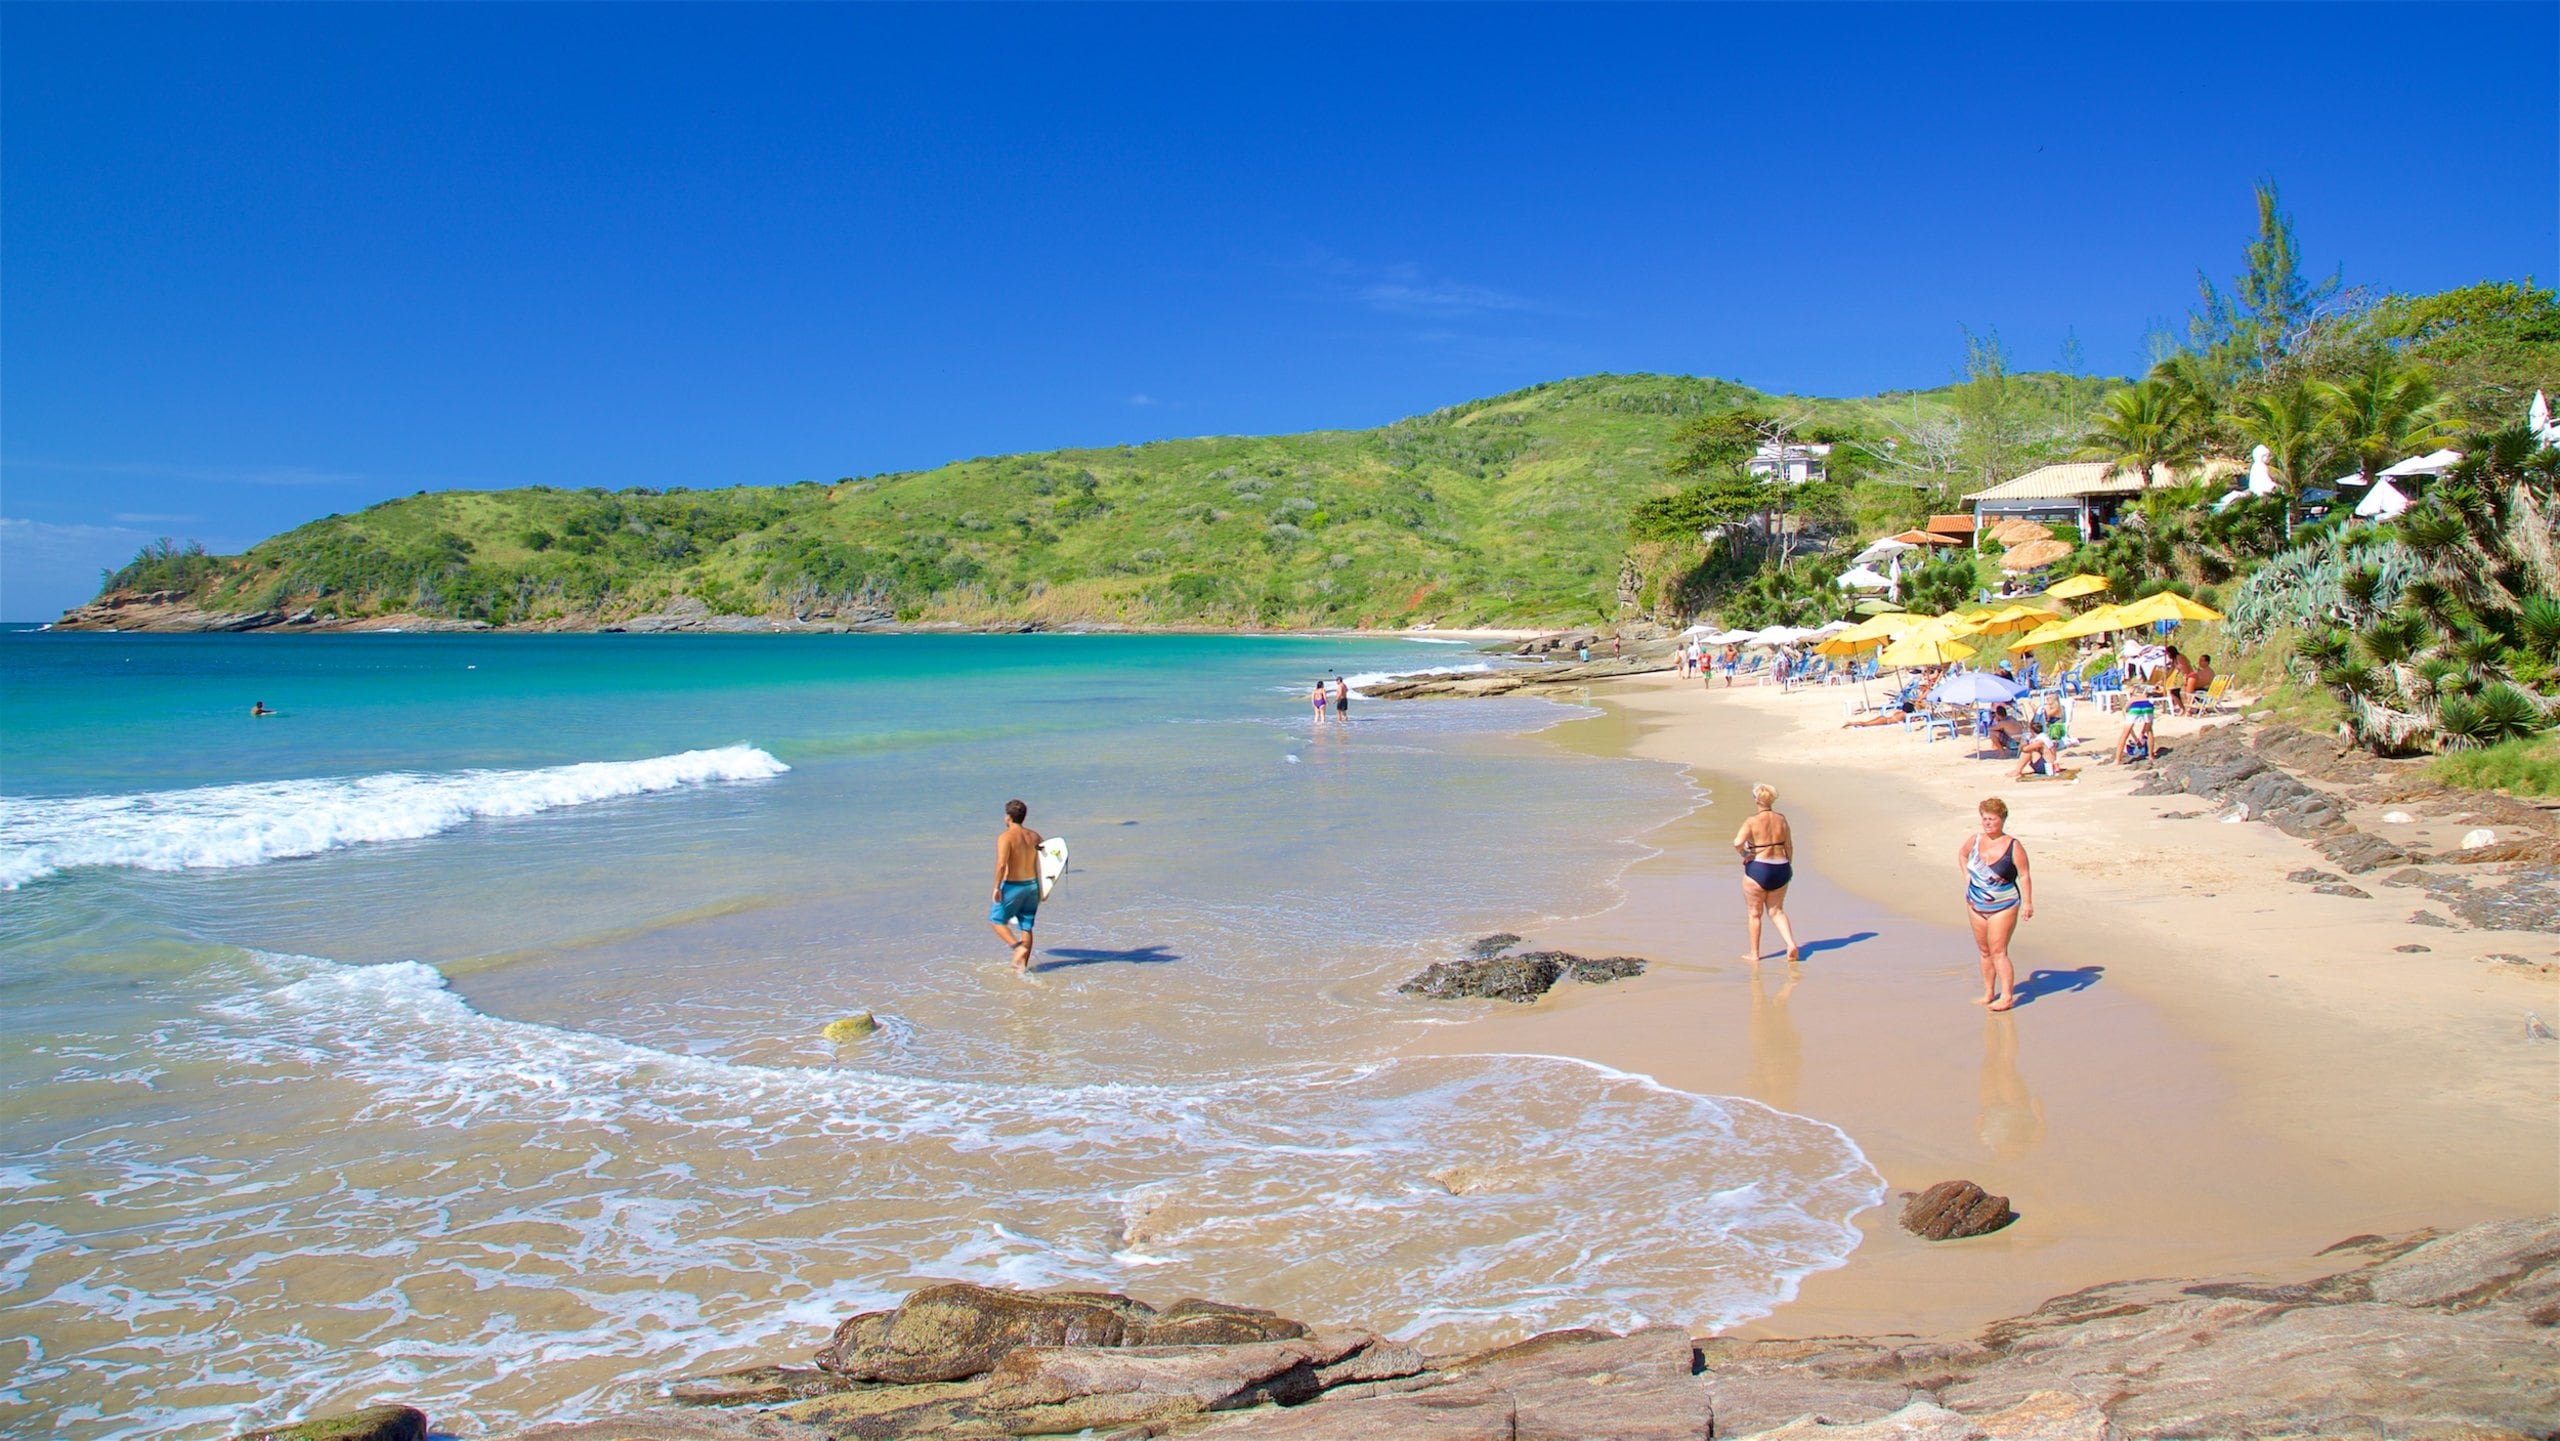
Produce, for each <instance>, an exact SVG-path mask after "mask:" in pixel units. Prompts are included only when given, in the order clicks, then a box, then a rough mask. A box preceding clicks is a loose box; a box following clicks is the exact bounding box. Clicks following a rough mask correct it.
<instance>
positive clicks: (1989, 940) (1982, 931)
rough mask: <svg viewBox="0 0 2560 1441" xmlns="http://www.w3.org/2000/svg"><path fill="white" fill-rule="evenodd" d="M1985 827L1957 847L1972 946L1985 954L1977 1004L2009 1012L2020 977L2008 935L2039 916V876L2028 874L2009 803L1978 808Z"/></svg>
mask: <svg viewBox="0 0 2560 1441" xmlns="http://www.w3.org/2000/svg"><path fill="white" fill-rule="evenodd" d="M1976 814H1977V815H1978V816H1979V818H1980V822H1981V824H1980V825H1979V826H1977V827H1976V829H1975V830H1974V833H1973V834H1972V835H1970V836H1967V837H1965V842H1964V844H1963V845H1961V846H1959V847H1957V848H1956V861H1957V863H1958V864H1960V865H1962V866H1963V867H1964V906H1965V910H1966V911H1967V912H1968V913H1970V914H1971V916H1972V918H1973V944H1974V946H1975V948H1976V949H1978V950H1979V951H1981V953H1982V999H1981V1000H1978V1001H1976V1002H1974V1004H1975V1005H1977V1006H1989V1007H1990V1008H1991V1009H1993V1010H1995V1011H2005V1010H2008V1009H2010V1008H2011V1007H2013V1006H2015V1005H2017V1004H2018V990H2017V974H2016V971H2015V968H2013V967H2012V966H2011V965H2010V963H2009V937H2010V936H2012V935H2014V934H2016V933H2017V929H2018V922H2020V921H2022V920H2027V919H2030V918H2032V917H2033V916H2034V915H2035V913H2036V887H2035V878H2034V877H2032V876H2030V875H2029V874H2027V848H2026V847H2025V846H2022V845H2020V844H2018V838H2017V837H2016V836H2013V835H2010V834H2009V833H2008V829H2009V804H2008V802H2006V801H2003V800H2002V799H2000V798H1999V797H1998V796H1991V797H1988V798H1986V799H1985V800H1984V801H1983V802H1982V804H1981V805H1980V806H1979V807H1977V808H1976Z"/></svg>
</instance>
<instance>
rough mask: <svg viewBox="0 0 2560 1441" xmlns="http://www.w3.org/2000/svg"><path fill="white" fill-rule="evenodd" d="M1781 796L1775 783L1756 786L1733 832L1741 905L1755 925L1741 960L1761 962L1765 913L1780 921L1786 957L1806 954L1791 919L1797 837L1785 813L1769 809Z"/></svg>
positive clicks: (1792, 958) (1793, 959)
mask: <svg viewBox="0 0 2560 1441" xmlns="http://www.w3.org/2000/svg"><path fill="white" fill-rule="evenodd" d="M1777 799H1778V792H1777V790H1776V789H1775V788H1774V787H1771V786H1765V785H1762V786H1753V787H1752V788H1751V806H1752V810H1751V818H1750V819H1749V820H1746V821H1744V822H1743V823H1742V829H1741V830H1739V831H1736V832H1734V835H1733V848H1734V850H1736V851H1738V852H1740V853H1741V855H1742V908H1743V914H1744V917H1745V923H1746V924H1747V925H1748V926H1749V927H1750V930H1751V953H1750V954H1749V955H1747V956H1745V957H1744V958H1743V959H1745V960H1748V961H1751V962H1752V963H1754V964H1757V963H1758V962H1759V960H1760V917H1761V916H1762V915H1763V914H1766V915H1767V916H1768V918H1769V919H1770V920H1772V921H1775V922H1777V925H1778V939H1780V940H1782V941H1785V942H1786V943H1787V962H1788V964H1790V965H1793V964H1794V963H1795V962H1796V961H1797V960H1798V959H1800V958H1801V956H1802V955H1803V953H1802V952H1801V951H1798V950H1797V949H1796V932H1795V927H1793V926H1790V925H1788V924H1787V884H1788V883H1789V882H1790V881H1793V880H1794V879H1795V878H1796V864H1795V862H1796V837H1795V832H1794V831H1793V830H1792V829H1790V828H1789V827H1788V825H1787V818H1786V817H1785V816H1782V815H1780V814H1778V813H1777V812H1776V811H1774V810H1771V809H1770V807H1771V806H1772V805H1775V804H1776V803H1777Z"/></svg>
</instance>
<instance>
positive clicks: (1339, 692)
mask: <svg viewBox="0 0 2560 1441" xmlns="http://www.w3.org/2000/svg"><path fill="white" fill-rule="evenodd" d="M1333 718H1334V719H1335V720H1338V721H1347V720H1349V719H1351V684H1350V682H1348V681H1346V680H1344V679H1343V678H1342V677H1340V676H1335V677H1334V678H1333Z"/></svg>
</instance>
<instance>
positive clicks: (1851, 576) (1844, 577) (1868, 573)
mask: <svg viewBox="0 0 2560 1441" xmlns="http://www.w3.org/2000/svg"><path fill="white" fill-rule="evenodd" d="M1832 583H1833V584H1834V585H1837V586H1839V587H1840V588H1841V589H1842V590H1891V589H1892V588H1893V577H1891V576H1889V575H1885V574H1883V573H1881V572H1879V571H1878V570H1877V569H1876V568H1875V567H1874V566H1871V565H1862V566H1859V567H1858V568H1857V569H1855V570H1850V571H1844V572H1842V573H1841V576H1840V578H1839V579H1838V580H1836V581H1834V582H1832Z"/></svg>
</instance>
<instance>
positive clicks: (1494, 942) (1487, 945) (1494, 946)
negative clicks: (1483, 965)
mask: <svg viewBox="0 0 2560 1441" xmlns="http://www.w3.org/2000/svg"><path fill="white" fill-rule="evenodd" d="M1518 944H1520V938H1519V937H1518V936H1515V935H1513V934H1511V933H1510V932H1509V931H1496V932H1494V933H1493V934H1492V935H1489V936H1478V937H1477V938H1476V939H1474V940H1473V941H1470V942H1469V943H1468V944H1467V954H1468V955H1469V956H1471V957H1473V958H1474V959H1476V960H1479V961H1481V960H1484V959H1486V958H1487V957H1489V956H1498V955H1501V954H1502V953H1503V952H1504V951H1507V950H1509V949H1511V948H1512V947H1513V946H1516V945H1518Z"/></svg>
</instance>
